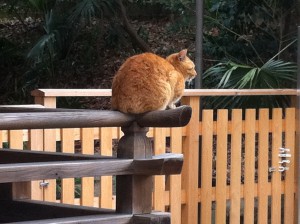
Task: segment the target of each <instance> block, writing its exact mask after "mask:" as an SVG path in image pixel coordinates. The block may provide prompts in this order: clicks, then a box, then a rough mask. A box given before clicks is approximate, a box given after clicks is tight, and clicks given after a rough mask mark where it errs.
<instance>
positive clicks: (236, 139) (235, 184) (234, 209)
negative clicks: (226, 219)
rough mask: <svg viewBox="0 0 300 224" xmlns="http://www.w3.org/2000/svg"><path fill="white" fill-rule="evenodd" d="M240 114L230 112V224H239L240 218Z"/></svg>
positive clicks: (238, 111) (236, 111)
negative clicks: (231, 130) (231, 131)
mask: <svg viewBox="0 0 300 224" xmlns="http://www.w3.org/2000/svg"><path fill="white" fill-rule="evenodd" d="M242 113H243V112H242V110H240V109H234V110H232V120H231V121H232V129H233V130H234V132H233V133H232V134H231V167H230V168H231V169H230V224H236V223H240V216H241V214H240V213H241V212H240V211H241V161H242Z"/></svg>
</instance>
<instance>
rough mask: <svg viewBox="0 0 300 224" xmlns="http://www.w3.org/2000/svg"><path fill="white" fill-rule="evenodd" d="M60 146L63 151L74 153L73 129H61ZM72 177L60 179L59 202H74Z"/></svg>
mask: <svg viewBox="0 0 300 224" xmlns="http://www.w3.org/2000/svg"><path fill="white" fill-rule="evenodd" d="M61 147H62V152H64V153H74V147H75V142H74V129H72V128H64V129H61ZM74 191H75V186H74V178H65V179H62V180H61V202H62V203H65V204H74V193H75V192H74Z"/></svg>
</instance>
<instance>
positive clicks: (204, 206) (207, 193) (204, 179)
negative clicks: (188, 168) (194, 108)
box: [200, 110, 213, 223]
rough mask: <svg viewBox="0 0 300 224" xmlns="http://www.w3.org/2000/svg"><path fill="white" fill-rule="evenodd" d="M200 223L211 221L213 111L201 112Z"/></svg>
mask: <svg viewBox="0 0 300 224" xmlns="http://www.w3.org/2000/svg"><path fill="white" fill-rule="evenodd" d="M202 121H203V122H202V129H203V130H205V132H203V135H202V151H201V163H200V164H201V211H200V212H201V223H211V220H212V212H211V210H212V181H211V180H212V159H213V110H203V111H202Z"/></svg>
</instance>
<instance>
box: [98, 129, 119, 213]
mask: <svg viewBox="0 0 300 224" xmlns="http://www.w3.org/2000/svg"><path fill="white" fill-rule="evenodd" d="M100 142H101V143H100V145H101V150H100V154H101V155H104V156H112V150H113V145H112V129H111V128H100ZM112 198H113V180H112V177H111V176H106V177H100V197H99V205H100V207H101V208H113V207H115V205H113V203H112V202H113V200H112Z"/></svg>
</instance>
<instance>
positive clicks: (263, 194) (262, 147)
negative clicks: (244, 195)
mask: <svg viewBox="0 0 300 224" xmlns="http://www.w3.org/2000/svg"><path fill="white" fill-rule="evenodd" d="M268 155H269V109H260V110H259V121H258V189H257V191H258V192H257V194H258V224H267V223H268V192H267V191H266V189H267V186H268V167H269V156H268Z"/></svg>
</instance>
